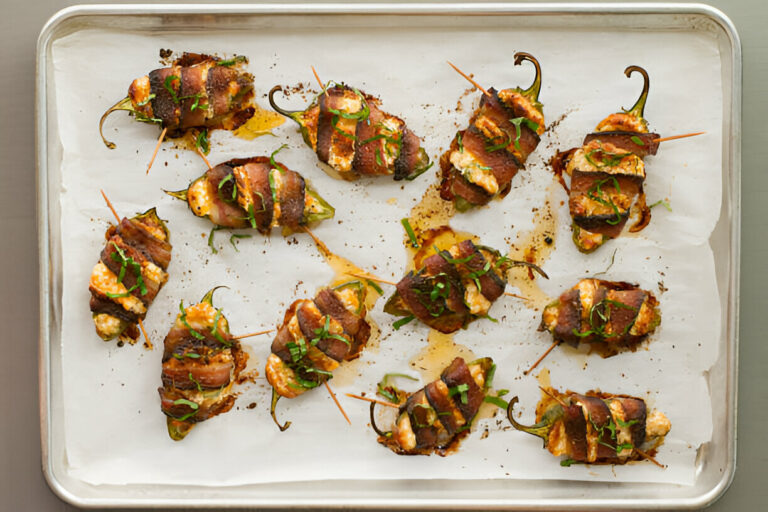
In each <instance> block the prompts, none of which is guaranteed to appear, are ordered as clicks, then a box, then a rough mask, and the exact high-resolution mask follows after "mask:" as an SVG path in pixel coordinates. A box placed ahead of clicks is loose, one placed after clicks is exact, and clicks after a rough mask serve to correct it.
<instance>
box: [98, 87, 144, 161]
mask: <svg viewBox="0 0 768 512" xmlns="http://www.w3.org/2000/svg"><path fill="white" fill-rule="evenodd" d="M116 110H127V111H128V112H135V111H136V110H135V109H134V108H133V103H132V102H131V97H130V96H126V97H125V98H123V99H121V100H120V101H118V102H117V103H115V104H114V105H112V106H111V107H110V108H109V110H107V111H106V112H104V115H102V116H101V120H100V121H99V135H101V140H102V141H104V145H105V146H107V147H108V148H109V149H115V143H114V142H110V141H108V140H107V139H106V137H104V131H103V127H104V120H105V119H106V118H107V117H108V116H109V114H111V113H112V112H115V111H116Z"/></svg>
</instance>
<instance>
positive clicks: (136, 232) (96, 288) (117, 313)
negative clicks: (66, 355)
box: [89, 208, 171, 343]
mask: <svg viewBox="0 0 768 512" xmlns="http://www.w3.org/2000/svg"><path fill="white" fill-rule="evenodd" d="M168 237H169V233H168V230H167V229H166V227H165V224H164V223H163V221H161V220H160V218H159V217H158V216H157V213H156V212H155V209H154V208H152V209H151V210H148V211H147V212H145V213H143V214H140V215H137V216H135V217H133V218H131V219H128V218H123V219H122V220H121V221H120V224H118V225H117V226H110V227H109V228H108V229H107V232H106V235H105V238H106V239H107V242H106V244H105V246H104V249H103V250H102V251H101V255H100V259H99V263H97V264H96V266H95V267H94V269H93V271H92V273H91V279H90V283H89V291H90V292H91V300H90V309H91V312H92V314H93V320H94V324H95V326H96V332H97V334H98V335H99V336H100V337H101V338H102V339H103V340H105V341H109V340H111V339H114V338H116V337H118V338H119V340H120V342H125V341H127V342H129V343H135V342H136V340H137V338H138V333H139V331H138V329H136V324H137V323H138V322H139V320H142V319H144V317H145V316H146V314H147V310H148V309H149V307H150V305H151V304H152V302H153V301H154V299H155V297H156V296H157V294H158V292H159V291H160V289H161V288H162V287H163V285H164V284H165V282H166V281H167V280H168V274H167V273H166V270H167V269H168V265H169V264H170V261H171V244H170V243H169V242H168Z"/></svg>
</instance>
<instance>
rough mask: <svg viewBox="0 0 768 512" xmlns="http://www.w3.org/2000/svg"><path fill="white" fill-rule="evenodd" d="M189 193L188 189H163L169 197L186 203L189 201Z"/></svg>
mask: <svg viewBox="0 0 768 512" xmlns="http://www.w3.org/2000/svg"><path fill="white" fill-rule="evenodd" d="M187 191H188V189H186V188H185V189H184V190H176V191H174V190H165V189H163V192H165V193H166V194H168V195H169V196H171V197H175V198H176V199H181V200H182V201H185V202H186V201H187Z"/></svg>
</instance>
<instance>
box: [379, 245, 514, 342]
mask: <svg viewBox="0 0 768 512" xmlns="http://www.w3.org/2000/svg"><path fill="white" fill-rule="evenodd" d="M509 265H510V262H508V260H506V258H502V256H501V255H500V254H499V253H498V252H497V251H495V250H493V249H490V248H488V247H485V246H477V245H475V244H474V243H473V242H472V241H471V240H464V241H462V242H460V243H458V244H456V245H454V246H452V247H450V248H449V249H448V250H443V251H440V252H439V253H437V254H433V255H432V256H429V257H428V258H426V259H424V261H423V266H422V268H419V269H416V270H413V271H411V272H409V273H408V274H406V276H405V277H403V278H402V279H401V280H400V281H399V282H398V283H397V291H396V292H395V294H393V295H392V297H391V298H390V299H389V301H388V302H387V305H386V306H385V308H384V311H386V312H387V313H390V314H393V315H396V316H408V315H413V316H415V317H416V318H418V319H419V320H421V321H422V322H424V323H425V324H427V325H428V326H430V327H431V328H433V329H436V330H438V331H440V332H444V333H451V332H455V331H457V330H459V329H461V328H462V327H464V326H465V325H467V324H468V323H469V322H471V321H472V320H474V319H476V318H479V317H483V316H485V315H487V314H488V310H489V309H490V307H491V305H492V304H493V302H494V301H495V300H496V299H498V298H499V297H500V296H501V295H502V294H503V293H504V288H505V287H506V285H507V281H506V271H507V270H508V268H509Z"/></svg>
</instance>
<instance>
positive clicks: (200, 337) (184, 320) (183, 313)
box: [179, 299, 205, 340]
mask: <svg viewBox="0 0 768 512" xmlns="http://www.w3.org/2000/svg"><path fill="white" fill-rule="evenodd" d="M179 311H181V314H180V315H179V320H180V321H181V323H182V324H183V325H184V327H186V328H187V329H189V333H190V334H191V335H192V336H194V337H195V338H197V339H198V340H204V339H205V336H203V335H202V334H200V333H199V332H197V331H196V330H194V329H193V328H192V326H191V325H189V322H187V311H186V310H185V309H184V299H182V300H181V302H180V303H179Z"/></svg>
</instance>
